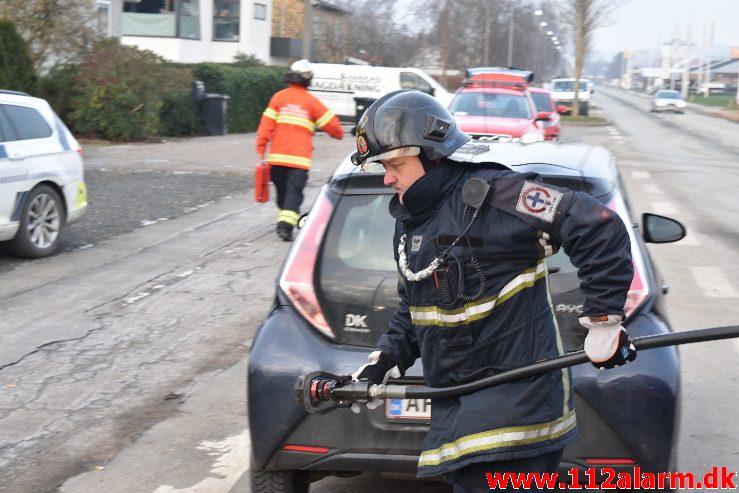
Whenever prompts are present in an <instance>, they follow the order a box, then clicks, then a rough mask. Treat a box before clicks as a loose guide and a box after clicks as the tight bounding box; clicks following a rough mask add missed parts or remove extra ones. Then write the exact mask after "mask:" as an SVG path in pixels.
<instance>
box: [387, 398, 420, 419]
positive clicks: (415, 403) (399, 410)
mask: <svg viewBox="0 0 739 493" xmlns="http://www.w3.org/2000/svg"><path fill="white" fill-rule="evenodd" d="M385 416H387V417H388V418H400V419H402V418H406V419H431V399H388V401H387V403H386V406H385Z"/></svg>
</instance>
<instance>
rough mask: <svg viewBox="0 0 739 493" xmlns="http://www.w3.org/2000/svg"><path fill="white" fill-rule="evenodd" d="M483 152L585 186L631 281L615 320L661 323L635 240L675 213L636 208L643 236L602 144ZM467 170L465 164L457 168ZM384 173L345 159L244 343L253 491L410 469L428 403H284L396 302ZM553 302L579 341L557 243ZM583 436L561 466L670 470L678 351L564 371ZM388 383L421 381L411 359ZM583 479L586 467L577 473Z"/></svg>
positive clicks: (664, 328) (569, 269)
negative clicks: (626, 244) (626, 262)
mask: <svg viewBox="0 0 739 493" xmlns="http://www.w3.org/2000/svg"><path fill="white" fill-rule="evenodd" d="M489 147H490V151H488V153H486V154H485V156H484V160H492V161H496V162H499V163H503V164H506V165H508V166H509V167H511V168H513V169H515V170H520V171H534V172H537V173H539V174H541V175H542V176H543V177H544V179H545V181H547V182H549V183H551V184H553V185H559V186H566V187H569V188H571V189H575V190H581V191H585V192H587V193H589V194H591V195H593V196H595V197H597V198H598V200H600V201H601V202H602V203H603V204H606V205H607V206H608V207H610V208H612V209H613V210H615V211H617V212H618V214H619V215H620V216H621V217H622V218H623V220H624V222H625V223H626V224H627V226H629V231H630V235H631V241H632V251H633V262H634V267H635V269H634V271H635V275H634V280H633V282H632V284H631V290H630V291H629V294H628V301H627V304H626V307H625V308H626V312H627V314H628V318H627V319H626V321H625V326H626V327H627V328H628V330H629V332H630V333H631V335H632V336H634V337H640V336H645V335H652V334H663V333H667V332H669V331H670V327H669V326H668V323H667V321H666V318H665V316H664V312H663V308H662V305H661V303H660V298H661V296H662V295H663V292H664V291H665V288H664V287H663V285H662V284H661V281H660V280H659V278H658V277H657V274H656V273H655V270H654V267H653V265H652V262H651V260H650V258H649V254H648V253H647V250H646V247H645V242H655V243H658V242H661V243H664V242H671V241H677V240H679V239H680V238H682V237H683V236H684V232H685V231H684V229H683V227H682V226H681V225H680V224H679V223H678V222H677V221H674V220H671V219H668V218H664V217H661V216H655V215H650V214H645V215H644V216H643V218H642V220H643V227H644V231H643V233H642V232H640V230H639V228H638V227H637V225H636V223H635V222H634V220H633V218H632V216H631V212H630V211H629V208H628V202H627V199H626V196H625V192H624V190H623V187H622V186H621V183H620V178H619V175H618V172H617V169H616V165H615V162H614V159H613V157H612V156H611V154H610V153H609V152H608V151H607V150H605V149H604V148H601V147H590V146H586V145H580V144H569V143H558V142H557V143H555V142H541V143H536V144H530V145H522V144H519V143H492V144H489ZM460 166H474V164H460ZM382 180H383V175H382V174H380V173H361V172H358V171H357V169H356V168H355V167H354V166H352V165H351V163H350V162H349V161H348V159H346V160H345V161H344V162H343V163H342V164H341V165H340V166H339V167H338V169H337V170H336V172H335V173H334V176H333V177H332V178H331V179H330V181H329V182H328V184H326V185H325V186H324V187H323V189H322V190H321V192H320V194H319V196H318V198H317V199H316V202H315V203H314V205H313V207H312V209H311V211H310V213H309V214H308V216H307V219H306V222H305V224H304V225H303V227H302V228H301V230H300V232H299V234H298V236H297V238H296V240H295V242H294V244H293V246H292V248H291V250H290V253H289V254H288V257H287V259H286V261H285V264H284V266H283V268H282V271H281V274H280V277H279V282H278V286H277V290H276V291H277V292H276V296H275V302H274V305H273V306H272V308H271V310H270V312H269V314H268V316H267V318H266V319H265V320H264V321H263V323H262V324H261V326H260V327H259V330H258V332H257V335H256V337H255V339H254V341H253V344H252V348H251V353H250V356H249V367H248V407H249V409H248V415H249V422H250V429H251V438H252V450H253V455H252V471H251V474H252V490H253V491H254V492H277V491H280V492H305V491H308V484H309V483H310V482H311V481H316V480H318V479H320V478H322V477H324V476H326V475H339V476H350V475H352V474H355V473H359V472H372V473H393V474H395V475H397V474H401V475H402V474H404V473H407V474H409V475H414V474H415V471H416V463H417V460H418V455H419V452H420V449H421V443H422V440H423V437H424V434H425V432H426V430H427V424H428V416H429V413H430V404H429V402H425V401H423V402H417V401H399V400H391V401H389V402H386V403H385V405H383V406H381V407H379V408H378V409H375V410H368V409H366V408H363V409H362V411H361V412H360V413H359V414H355V413H353V412H351V411H350V410H347V409H338V410H335V411H333V412H331V413H329V414H324V415H317V414H307V413H306V411H305V409H304V407H303V406H302V405H301V404H299V403H298V402H296V401H295V400H294V399H293V386H294V384H295V381H296V377H298V376H300V375H304V374H307V373H309V372H312V371H315V370H319V369H320V370H324V371H328V372H331V373H335V374H346V373H351V372H352V371H354V370H355V369H356V368H357V367H359V366H360V365H361V364H363V363H365V362H366V358H367V354H368V353H369V352H370V351H371V350H372V349H373V348H374V347H375V344H376V342H377V340H378V338H379V337H380V335H381V334H382V333H383V332H384V330H385V328H386V326H387V322H388V320H389V319H390V317H391V316H392V315H393V312H394V311H395V307H396V305H397V302H398V297H397V293H396V283H397V279H398V274H397V270H396V265H395V263H394V260H393V252H392V235H393V225H394V223H393V219H392V218H391V217H390V215H389V213H388V210H387V208H388V202H389V200H390V198H391V197H392V194H393V191H392V189H390V188H387V187H385V186H383V183H382ZM547 265H548V268H549V272H550V286H551V287H550V289H551V295H552V302H553V306H554V309H555V310H556V314H557V319H558V323H559V327H560V330H561V332H562V336H563V341H564V345H565V349H566V350H567V351H574V350H578V349H581V344H582V342H581V341H582V340H583V338H584V335H585V334H584V329H582V328H581V327H580V325H579V323H578V321H577V318H578V313H579V310H580V309H581V306H582V303H583V297H582V295H581V294H580V291H579V281H578V279H577V275H576V270H575V268H574V267H573V266H572V264H571V263H570V262H569V260H568V258H567V256H566V255H565V254H564V253H562V252H560V253H558V254H556V255H554V256H553V257H550V258H549V259H547ZM572 372H573V376H574V386H575V395H576V397H575V400H576V411H577V417H578V425H579V430H580V434H579V438H578V440H577V442H576V443H574V444H573V445H572V446H570V447H568V448H567V449H566V450H565V453H564V457H563V460H562V463H561V466H560V472H562V473H565V472H566V471H568V470H569V469H570V468H572V467H577V468H579V469H580V470H582V472H583V473H584V472H585V470H586V469H587V468H591V467H594V468H602V467H612V468H614V469H615V471H616V472H618V471H631V470H632V468H633V467H637V466H639V467H641V469H642V471H645V472H646V471H651V472H661V471H670V470H674V467H673V466H674V465H675V457H676V451H675V448H676V430H677V427H678V419H679V414H678V410H679V401H678V390H679V363H678V356H677V351H676V350H675V348H661V349H653V350H649V351H645V352H643V353H640V354H639V357H638V358H637V359H636V361H635V362H633V363H630V364H628V365H626V366H624V367H621V368H616V369H612V370H607V371H598V370H596V369H595V368H594V367H592V365H587V364H586V365H579V366H577V367H574V368H573V369H572ZM391 382H392V383H404V384H423V375H422V371H421V365H420V363H418V362H417V364H416V365H415V366H413V367H412V368H411V369H409V370H408V372H407V374H406V376H405V377H404V378H403V379H401V380H398V381H395V382H393V381H392V380H391ZM581 477H585V476H581Z"/></svg>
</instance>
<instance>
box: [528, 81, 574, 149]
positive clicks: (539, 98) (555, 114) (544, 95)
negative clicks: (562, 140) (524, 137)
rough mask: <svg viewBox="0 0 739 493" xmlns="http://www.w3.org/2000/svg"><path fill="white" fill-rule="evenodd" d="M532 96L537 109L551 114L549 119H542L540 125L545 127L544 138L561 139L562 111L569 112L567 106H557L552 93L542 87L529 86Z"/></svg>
mask: <svg viewBox="0 0 739 493" xmlns="http://www.w3.org/2000/svg"><path fill="white" fill-rule="evenodd" d="M529 92H530V93H531V98H532V99H533V100H534V105H536V111H538V112H544V113H548V114H549V119H548V120H541V121H540V122H539V125H540V126H541V127H542V128H543V129H544V140H559V134H560V132H561V130H562V124H561V118H560V117H559V115H560V114H562V113H567V111H568V110H567V108H566V107H564V106H561V105H560V106H557V105H555V104H554V99H552V93H550V92H549V91H547V90H546V89H542V88H540V87H529Z"/></svg>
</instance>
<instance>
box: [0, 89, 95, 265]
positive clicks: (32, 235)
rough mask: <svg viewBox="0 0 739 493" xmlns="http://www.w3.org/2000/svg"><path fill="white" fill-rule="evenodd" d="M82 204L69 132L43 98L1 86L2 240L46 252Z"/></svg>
mask: <svg viewBox="0 0 739 493" xmlns="http://www.w3.org/2000/svg"><path fill="white" fill-rule="evenodd" d="M86 208H87V188H86V186H85V181H84V166H83V162H82V148H81V147H80V145H79V143H78V142H77V140H75V138H74V136H73V135H72V133H71V132H70V131H69V129H67V127H66V126H65V125H64V123H63V122H62V121H61V120H60V119H59V117H58V116H57V115H56V113H54V110H52V109H51V106H49V103H47V102H46V101H44V100H43V99H39V98H35V97H31V96H29V95H27V94H25V93H21V92H15V91H4V90H0V241H2V242H7V243H8V250H9V251H10V252H11V253H13V254H15V255H19V256H23V257H31V258H37V257H44V256H46V255H50V254H52V253H53V252H54V251H55V250H56V247H57V244H58V242H59V233H60V231H61V229H62V228H63V227H64V226H66V225H67V224H71V223H73V222H74V221H76V220H78V219H79V218H80V217H81V216H82V215H83V214H84V212H85V209H86Z"/></svg>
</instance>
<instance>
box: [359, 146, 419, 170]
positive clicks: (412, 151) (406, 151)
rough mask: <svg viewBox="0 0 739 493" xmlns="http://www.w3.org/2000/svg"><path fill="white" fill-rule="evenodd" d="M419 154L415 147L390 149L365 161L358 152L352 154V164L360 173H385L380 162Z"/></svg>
mask: <svg viewBox="0 0 739 493" xmlns="http://www.w3.org/2000/svg"><path fill="white" fill-rule="evenodd" d="M419 154H421V148H420V147H417V146H408V147H400V148H398V149H392V150H390V151H387V152H383V153H382V154H378V155H377V156H370V157H368V158H367V159H364V160H362V159H361V158H360V156H359V153H358V152H355V153H354V154H352V163H354V165H355V166H359V167H361V169H362V171H370V172H375V173H378V172H383V173H384V172H385V168H384V167H383V166H382V161H385V160H387V159H393V158H396V157H406V156H418V155H419Z"/></svg>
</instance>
